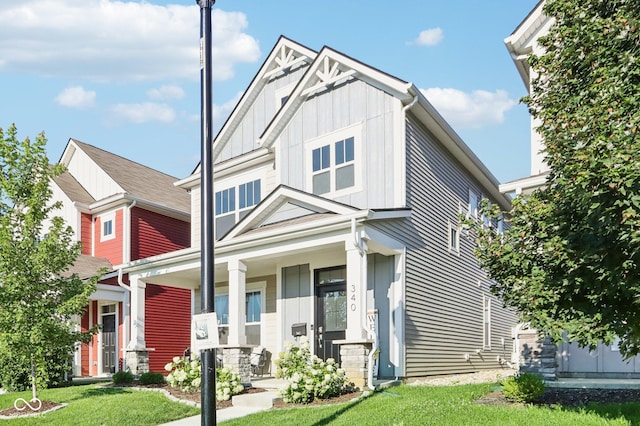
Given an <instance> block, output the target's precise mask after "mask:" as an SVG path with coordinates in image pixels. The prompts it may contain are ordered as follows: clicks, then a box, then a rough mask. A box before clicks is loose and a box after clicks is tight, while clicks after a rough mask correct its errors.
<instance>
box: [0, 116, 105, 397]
mask: <svg viewBox="0 0 640 426" xmlns="http://www.w3.org/2000/svg"><path fill="white" fill-rule="evenodd" d="M45 145H46V139H45V137H44V134H40V135H39V136H38V137H37V138H36V140H35V141H33V142H32V141H30V140H29V138H26V139H25V140H24V141H22V142H20V141H19V140H18V138H17V130H16V127H15V126H14V125H12V126H11V127H9V129H8V130H7V132H6V133H5V132H3V131H2V129H0V353H2V355H1V356H0V358H1V361H0V362H2V365H1V366H0V367H1V369H0V372H1V373H2V377H0V382H1V383H2V385H4V386H11V387H13V388H15V387H20V386H21V385H22V383H20V380H19V377H20V375H24V374H25V371H26V372H27V375H28V376H31V374H30V373H31V372H32V371H33V373H34V374H35V377H34V379H35V380H34V381H33V384H34V386H35V385H36V384H37V385H38V386H39V387H43V386H46V384H47V382H48V381H49V380H50V379H51V375H52V374H53V373H54V372H56V371H58V372H59V371H60V368H64V367H65V366H64V365H62V366H60V363H67V362H68V360H69V356H70V355H71V353H72V351H73V347H74V345H75V344H76V343H77V342H78V341H80V340H82V339H83V338H85V337H86V334H83V333H81V332H79V331H74V325H75V324H74V321H73V319H74V316H76V315H81V314H82V313H83V310H84V308H85V307H86V306H87V303H88V300H89V295H90V294H91V293H92V292H93V291H94V290H95V283H96V281H97V276H96V277H94V278H93V279H91V280H88V281H83V280H81V279H80V278H79V277H78V276H77V275H75V274H73V275H72V274H70V273H69V268H70V267H71V266H72V265H73V263H74V261H75V260H76V258H77V257H78V255H79V254H80V245H79V243H78V242H76V241H74V238H73V231H72V229H71V228H70V227H68V226H66V225H65V223H64V222H63V220H62V218H60V217H59V216H55V212H56V209H59V208H60V207H61V205H60V203H52V202H51V197H52V192H51V188H50V181H51V179H52V178H53V177H55V176H58V175H59V174H60V173H62V172H63V167H62V166H61V165H56V166H50V165H49V162H48V160H47V156H46V153H45ZM65 354H66V355H65ZM32 365H33V368H32ZM12 371H14V372H15V374H13V377H11V376H12V374H11V372H12ZM16 377H18V380H17V382H18V383H16ZM34 392H35V387H34ZM34 397H35V395H34Z"/></svg>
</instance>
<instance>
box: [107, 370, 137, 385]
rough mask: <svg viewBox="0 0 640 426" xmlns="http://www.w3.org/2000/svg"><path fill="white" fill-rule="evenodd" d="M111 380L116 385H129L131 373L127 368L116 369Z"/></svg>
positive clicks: (131, 377)
mask: <svg viewBox="0 0 640 426" xmlns="http://www.w3.org/2000/svg"><path fill="white" fill-rule="evenodd" d="M111 380H113V383H115V384H117V385H130V384H131V383H133V373H131V371H129V370H127V371H118V372H117V373H114V375H113V377H112V378H111Z"/></svg>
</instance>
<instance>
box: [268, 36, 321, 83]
mask: <svg viewBox="0 0 640 426" xmlns="http://www.w3.org/2000/svg"><path fill="white" fill-rule="evenodd" d="M285 40H286V39H285ZM278 44H279V47H277V48H276V49H274V53H275V55H273V56H272V60H271V62H270V63H266V64H265V66H266V71H265V73H264V74H263V75H262V78H263V79H265V80H272V79H274V78H276V77H277V76H278V75H279V74H282V73H284V72H285V71H287V70H291V69H294V68H296V66H298V65H302V64H307V63H309V62H311V61H312V60H313V58H310V57H309V55H308V54H306V53H305V52H301V51H300V50H299V49H296V48H294V46H293V45H291V44H289V43H282V44H281V43H278Z"/></svg>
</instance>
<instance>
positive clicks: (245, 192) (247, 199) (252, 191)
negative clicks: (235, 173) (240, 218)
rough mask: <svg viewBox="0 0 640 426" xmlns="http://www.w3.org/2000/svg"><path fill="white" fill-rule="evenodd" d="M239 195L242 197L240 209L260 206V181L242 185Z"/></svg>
mask: <svg viewBox="0 0 640 426" xmlns="http://www.w3.org/2000/svg"><path fill="white" fill-rule="evenodd" d="M238 195H239V197H240V200H239V201H238V204H239V205H238V208H240V209H245V208H247V207H251V206H255V205H256V204H258V203H259V202H260V179H257V180H254V181H253V182H248V183H243V184H242V185H240V186H239V187H238Z"/></svg>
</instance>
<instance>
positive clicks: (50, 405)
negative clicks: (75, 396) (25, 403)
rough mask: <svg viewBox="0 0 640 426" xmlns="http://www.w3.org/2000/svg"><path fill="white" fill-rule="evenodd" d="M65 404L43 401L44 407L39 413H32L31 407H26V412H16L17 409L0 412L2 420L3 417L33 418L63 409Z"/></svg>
mask: <svg viewBox="0 0 640 426" xmlns="http://www.w3.org/2000/svg"><path fill="white" fill-rule="evenodd" d="M63 406H64V404H60V403H59V402H52V401H42V406H41V407H40V409H39V410H38V411H32V410H31V409H30V408H29V407H25V409H24V410H16V408H15V407H11V408H7V409H5V410H1V411H0V418H2V417H26V416H32V415H34V414H44V413H48V412H49V411H53V410H56V409H58V408H61V407H63Z"/></svg>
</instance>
